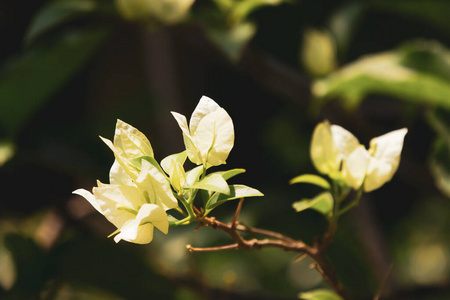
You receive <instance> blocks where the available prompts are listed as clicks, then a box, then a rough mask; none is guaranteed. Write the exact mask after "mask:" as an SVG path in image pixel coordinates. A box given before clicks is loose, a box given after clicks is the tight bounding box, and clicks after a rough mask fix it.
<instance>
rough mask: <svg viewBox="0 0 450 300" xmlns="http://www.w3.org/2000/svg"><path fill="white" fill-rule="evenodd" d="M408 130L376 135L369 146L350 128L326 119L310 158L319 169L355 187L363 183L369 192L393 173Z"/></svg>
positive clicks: (313, 142) (389, 178) (312, 145)
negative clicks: (367, 147)
mask: <svg viewBox="0 0 450 300" xmlns="http://www.w3.org/2000/svg"><path fill="white" fill-rule="evenodd" d="M407 132H408V130H407V129H406V128H403V129H399V130H395V131H392V132H390V133H387V134H385V135H382V136H380V137H377V138H374V139H372V140H371V141H370V148H369V150H366V148H365V147H364V146H363V145H361V144H360V143H359V141H358V139H356V137H354V136H353V134H351V133H350V132H349V131H347V130H345V129H344V128H342V127H340V126H338V125H330V123H328V122H327V121H325V122H323V123H320V124H319V125H317V127H316V129H315V130H314V133H313V138H312V142H311V158H312V160H313V163H314V166H315V167H316V168H317V170H318V171H319V172H321V173H323V174H327V175H329V176H330V177H331V178H333V179H342V180H344V182H345V183H346V184H347V185H348V186H350V187H352V188H354V189H359V188H360V187H361V185H362V184H363V183H364V191H365V192H370V191H373V190H375V189H378V188H379V187H381V186H382V185H383V184H385V183H386V182H388V181H390V180H391V179H392V177H393V176H394V173H395V172H396V171H397V168H398V165H399V163H400V154H401V151H402V148H403V140H404V138H405V135H406V133H407Z"/></svg>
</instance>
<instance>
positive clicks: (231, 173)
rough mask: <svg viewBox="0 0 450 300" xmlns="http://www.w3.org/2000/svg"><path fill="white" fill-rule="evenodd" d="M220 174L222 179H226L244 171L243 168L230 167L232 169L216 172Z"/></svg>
mask: <svg viewBox="0 0 450 300" xmlns="http://www.w3.org/2000/svg"><path fill="white" fill-rule="evenodd" d="M216 173H218V174H220V175H222V177H223V179H225V180H228V179H230V178H232V177H234V176H236V175H239V174H242V173H245V170H244V169H232V170H228V171H224V172H216Z"/></svg>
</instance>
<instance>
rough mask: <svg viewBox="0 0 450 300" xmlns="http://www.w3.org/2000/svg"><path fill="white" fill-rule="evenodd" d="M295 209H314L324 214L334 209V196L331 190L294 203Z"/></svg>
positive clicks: (298, 210)
mask: <svg viewBox="0 0 450 300" xmlns="http://www.w3.org/2000/svg"><path fill="white" fill-rule="evenodd" d="M292 207H293V208H294V209H295V211H297V212H300V211H303V210H306V209H314V210H316V211H318V212H320V213H321V214H323V215H327V214H328V213H330V212H331V210H332V209H333V196H332V195H331V193H329V192H323V193H320V194H319V195H317V196H316V197H314V198H312V199H302V200H300V201H297V202H295V203H293V204H292Z"/></svg>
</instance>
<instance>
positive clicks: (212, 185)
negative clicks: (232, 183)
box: [191, 173, 230, 195]
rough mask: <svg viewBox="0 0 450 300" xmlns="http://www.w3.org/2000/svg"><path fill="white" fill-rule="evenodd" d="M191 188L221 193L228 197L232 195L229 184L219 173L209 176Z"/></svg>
mask: <svg viewBox="0 0 450 300" xmlns="http://www.w3.org/2000/svg"><path fill="white" fill-rule="evenodd" d="M191 188H195V189H202V190H207V191H212V192H219V193H222V194H226V195H229V194H230V188H229V187H228V184H227V182H226V181H225V179H223V177H222V176H221V175H220V174H217V173H212V174H209V175H208V176H206V177H205V178H203V179H202V180H200V181H199V182H196V183H194V184H193V185H192V186H191Z"/></svg>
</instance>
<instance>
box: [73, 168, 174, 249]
mask: <svg viewBox="0 0 450 300" xmlns="http://www.w3.org/2000/svg"><path fill="white" fill-rule="evenodd" d="M110 180H111V183H113V184H103V183H100V182H98V187H95V188H93V190H92V193H90V192H89V191H86V190H84V189H78V190H76V191H74V192H73V193H74V194H78V195H80V196H83V197H84V198H86V200H87V201H89V203H90V204H91V205H92V206H93V207H94V208H95V209H96V210H97V211H98V212H100V213H101V214H103V215H104V216H105V217H106V219H108V221H110V222H111V223H112V224H114V225H115V226H116V227H117V229H118V231H119V233H118V234H117V235H116V236H115V237H114V240H115V241H116V242H119V241H120V240H125V241H128V242H133V243H137V244H146V243H150V242H151V241H152V239H153V228H154V227H156V228H158V229H159V230H160V231H162V232H163V233H167V232H168V228H169V222H168V216H167V214H166V210H168V209H171V208H175V207H177V200H176V199H175V197H174V196H173V193H172V190H171V188H170V185H169V183H168V181H167V180H166V178H165V177H164V175H162V174H161V173H160V172H159V171H158V170H157V169H156V167H154V166H153V165H152V164H151V163H149V162H148V161H146V160H142V167H141V172H140V174H139V176H138V177H137V179H136V180H135V181H133V180H131V178H130V177H129V175H128V174H127V173H125V172H124V171H123V170H122V169H121V167H120V165H119V164H118V163H117V162H115V163H114V165H113V167H112V168H111V172H110Z"/></svg>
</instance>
